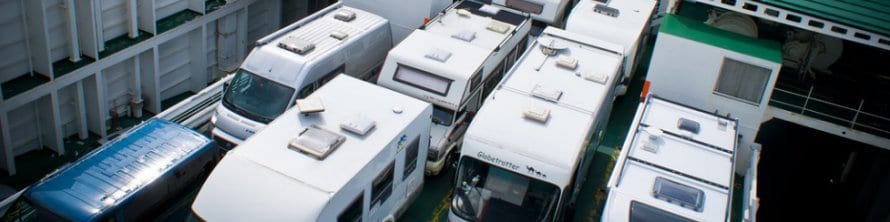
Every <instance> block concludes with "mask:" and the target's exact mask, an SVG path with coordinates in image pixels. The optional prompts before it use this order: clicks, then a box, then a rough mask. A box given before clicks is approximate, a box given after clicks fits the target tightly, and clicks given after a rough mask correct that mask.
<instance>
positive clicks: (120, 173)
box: [25, 118, 212, 221]
mask: <svg viewBox="0 0 890 222" xmlns="http://www.w3.org/2000/svg"><path fill="white" fill-rule="evenodd" d="M211 144H212V141H211V140H210V139H208V138H207V137H205V136H204V135H201V134H199V133H198V132H195V131H193V130H192V129H189V128H186V127H184V126H181V125H179V124H176V123H172V122H169V121H167V120H162V119H156V118H153V119H150V120H148V121H145V122H143V123H142V124H140V125H137V126H135V127H133V128H132V129H131V130H129V131H128V132H126V133H124V134H122V135H121V136H120V137H118V138H117V139H115V140H113V141H112V142H110V143H107V144H105V145H103V146H101V147H99V148H97V149H96V150H95V151H93V152H91V153H89V154H87V155H86V156H84V157H82V158H80V159H79V160H77V161H75V162H73V163H71V164H70V165H68V166H66V167H64V168H62V169H61V170H59V171H57V172H56V173H54V174H53V175H51V176H49V177H47V178H44V179H43V180H41V181H40V182H38V183H37V184H35V185H34V186H32V187H31V188H30V189H29V190H28V191H26V192H25V197H26V198H27V199H28V200H29V201H30V202H31V203H32V204H34V205H35V206H37V207H39V208H42V209H45V210H49V211H51V212H53V213H55V214H56V215H58V216H61V217H64V218H66V219H69V220H73V221H89V220H96V219H101V218H102V216H100V215H103V214H104V213H107V212H110V211H111V210H113V208H115V207H116V206H118V205H121V203H125V202H127V200H128V199H129V198H130V197H132V196H133V195H134V193H138V192H139V190H140V189H141V188H143V187H144V186H146V185H147V184H151V183H153V182H154V181H155V180H157V179H158V178H160V177H161V176H163V175H165V174H166V173H167V172H168V171H170V169H172V168H175V167H176V166H178V165H180V164H182V163H183V162H184V161H186V160H189V157H190V156H191V155H192V154H196V153H198V152H201V151H203V150H205V149H207V148H211V147H212V146H211ZM158 195H164V194H158Z"/></svg>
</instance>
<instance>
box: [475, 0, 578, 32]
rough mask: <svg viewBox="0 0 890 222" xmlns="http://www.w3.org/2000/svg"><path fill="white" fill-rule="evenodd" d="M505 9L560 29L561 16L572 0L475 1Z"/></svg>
mask: <svg viewBox="0 0 890 222" xmlns="http://www.w3.org/2000/svg"><path fill="white" fill-rule="evenodd" d="M477 1H479V2H483V3H486V4H493V5H498V6H502V7H505V8H507V10H510V11H514V12H519V13H528V14H529V15H531V17H532V18H533V19H535V20H536V21H541V22H543V23H547V24H549V25H553V26H557V27H562V23H563V15H564V14H565V11H566V10H567V7H568V6H569V4H571V2H572V0H477Z"/></svg>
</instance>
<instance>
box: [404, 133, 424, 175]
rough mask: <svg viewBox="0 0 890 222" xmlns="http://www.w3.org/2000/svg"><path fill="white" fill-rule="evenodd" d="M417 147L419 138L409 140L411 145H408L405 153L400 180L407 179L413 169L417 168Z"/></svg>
mask: <svg viewBox="0 0 890 222" xmlns="http://www.w3.org/2000/svg"><path fill="white" fill-rule="evenodd" d="M418 147H420V136H417V137H414V139H413V140H411V143H409V144H408V149H407V150H406V151H405V172H403V174H402V180H406V179H408V176H409V175H411V173H413V172H414V169H415V168H417V152H419V151H418Z"/></svg>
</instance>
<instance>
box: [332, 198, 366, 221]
mask: <svg viewBox="0 0 890 222" xmlns="http://www.w3.org/2000/svg"><path fill="white" fill-rule="evenodd" d="M364 199H365V195H364V192H362V193H361V194H359V195H358V197H356V198H355V200H352V203H350V204H349V206H348V207H346V209H345V210H343V212H341V213H340V215H338V216H337V222H357V221H362V209H364V206H362V203H363V202H364V201H363V200H364Z"/></svg>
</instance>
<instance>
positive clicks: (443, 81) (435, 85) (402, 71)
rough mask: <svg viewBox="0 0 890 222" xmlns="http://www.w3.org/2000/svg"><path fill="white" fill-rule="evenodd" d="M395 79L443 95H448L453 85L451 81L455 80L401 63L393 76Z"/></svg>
mask: <svg viewBox="0 0 890 222" xmlns="http://www.w3.org/2000/svg"><path fill="white" fill-rule="evenodd" d="M393 80H395V81H397V82H401V83H405V84H408V85H411V86H414V87H417V88H419V89H422V90H425V91H428V92H432V93H436V94H439V95H441V96H445V95H448V88H450V87H451V82H454V80H450V79H448V78H445V77H441V76H438V75H435V74H432V73H429V72H426V71H423V70H420V69H415V68H413V67H409V66H403V65H399V67H398V68H396V75H395V76H393Z"/></svg>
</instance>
